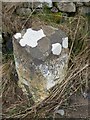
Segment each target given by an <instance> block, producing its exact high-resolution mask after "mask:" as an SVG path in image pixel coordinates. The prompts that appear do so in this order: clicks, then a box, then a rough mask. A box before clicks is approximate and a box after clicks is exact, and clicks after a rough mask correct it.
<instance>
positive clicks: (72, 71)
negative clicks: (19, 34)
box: [2, 4, 90, 120]
mask: <svg viewBox="0 0 90 120" xmlns="http://www.w3.org/2000/svg"><path fill="white" fill-rule="evenodd" d="M16 7H17V6H16V4H15V5H13V7H11V8H9V9H7V12H6V11H5V13H4V14H3V17H4V18H6V19H3V25H4V26H5V28H7V30H10V31H13V33H14V30H15V31H19V30H20V29H21V27H22V25H23V24H21V22H20V21H21V18H19V17H18V18H17V17H16V18H17V19H14V20H12V21H13V22H11V18H12V12H13V11H14V10H15V9H16ZM3 9H6V8H5V7H4V8H3ZM10 11H12V12H10ZM9 12H10V13H9ZM7 14H8V15H7ZM18 20H19V21H18ZM6 21H7V22H6ZM25 21H26V19H25ZM25 21H24V23H25ZM28 24H29V23H28ZM58 27H60V28H62V29H64V30H65V31H66V32H67V34H68V35H69V48H70V53H69V61H68V64H69V68H68V71H67V75H66V78H65V80H64V81H62V83H60V84H57V85H56V86H55V87H54V88H53V89H52V91H51V93H50V95H49V96H48V97H47V98H46V99H45V100H44V101H42V102H41V103H37V104H34V105H33V106H31V107H29V108H25V110H22V111H23V112H22V111H21V112H20V111H19V113H18V112H15V113H13V114H12V115H8V117H7V118H9V119H10V118H20V119H28V118H29V119H32V120H39V118H45V117H47V116H49V115H52V116H53V118H54V117H55V110H58V109H59V108H60V107H61V106H63V105H64V104H65V102H67V100H69V98H70V97H71V96H72V95H73V94H74V93H76V92H80V93H81V94H82V95H83V96H84V97H86V96H87V94H88V90H89V86H88V85H89V68H90V65H89V53H90V48H89V47H90V46H89V44H88V43H89V39H90V38H89V30H88V19H87V17H85V16H82V15H80V14H79V15H77V16H75V17H69V18H68V17H67V19H66V21H65V23H63V24H60V25H58ZM3 28H4V27H3ZM6 64H7V63H6ZM4 66H5V65H4ZM4 66H3V68H4V69H5V71H7V75H9V73H8V71H9V70H10V69H12V65H10V66H9V68H7V67H6V68H7V69H6V68H5V67H4ZM6 66H7V65H6ZM5 71H3V75H4V76H6V75H5V73H6V72H5ZM6 78H7V76H6ZM6 78H5V79H6ZM6 82H7V83H6ZM14 82H15V81H14V79H12V80H11V78H9V79H8V80H5V81H3V83H2V86H3V92H4V96H7V94H8V93H9V92H10V93H11V94H13V93H12V92H11V91H12V90H14V88H15V87H16V85H17V84H16V83H14ZM11 84H12V87H10V86H11ZM6 85H7V86H6ZM6 89H7V90H6ZM10 89H11V91H10ZM13 95H14V94H13ZM85 95H86V96H85ZM7 97H8V96H7ZM19 97H20V96H19ZM19 97H18V96H17V99H20V98H19ZM10 99H11V101H13V104H16V102H15V99H13V100H12V97H11V98H10ZM22 100H23V99H22ZM3 101H6V100H5V97H4V98H3ZM3 104H4V105H5V103H3ZM22 106H23V104H22ZM14 107H15V106H13V109H14ZM8 111H9V109H8ZM4 117H5V115H4Z"/></svg>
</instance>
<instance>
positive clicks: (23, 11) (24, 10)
mask: <svg viewBox="0 0 90 120" xmlns="http://www.w3.org/2000/svg"><path fill="white" fill-rule="evenodd" d="M16 13H17V14H18V15H19V16H23V15H24V16H28V15H30V14H31V9H30V8H17V10H16Z"/></svg>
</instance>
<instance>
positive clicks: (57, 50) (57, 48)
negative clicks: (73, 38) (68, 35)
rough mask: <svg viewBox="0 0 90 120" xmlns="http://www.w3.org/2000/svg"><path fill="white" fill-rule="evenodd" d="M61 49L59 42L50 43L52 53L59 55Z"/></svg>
mask: <svg viewBox="0 0 90 120" xmlns="http://www.w3.org/2000/svg"><path fill="white" fill-rule="evenodd" d="M61 51H62V46H61V44H60V43H55V44H52V53H53V54H54V55H60V53H61Z"/></svg>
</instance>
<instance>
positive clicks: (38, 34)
mask: <svg viewBox="0 0 90 120" xmlns="http://www.w3.org/2000/svg"><path fill="white" fill-rule="evenodd" d="M45 36H46V35H45V34H44V32H43V30H42V29H40V30H38V31H35V30H32V29H31V28H29V29H27V31H26V33H25V34H24V36H23V37H22V39H21V40H20V42H19V43H20V45H21V46H25V45H28V46H30V47H36V46H37V45H38V41H39V40H40V39H41V38H43V37H45Z"/></svg>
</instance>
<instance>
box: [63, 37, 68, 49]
mask: <svg viewBox="0 0 90 120" xmlns="http://www.w3.org/2000/svg"><path fill="white" fill-rule="evenodd" d="M62 40H63V42H62V46H63V47H64V48H68V37H66V38H62Z"/></svg>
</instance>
